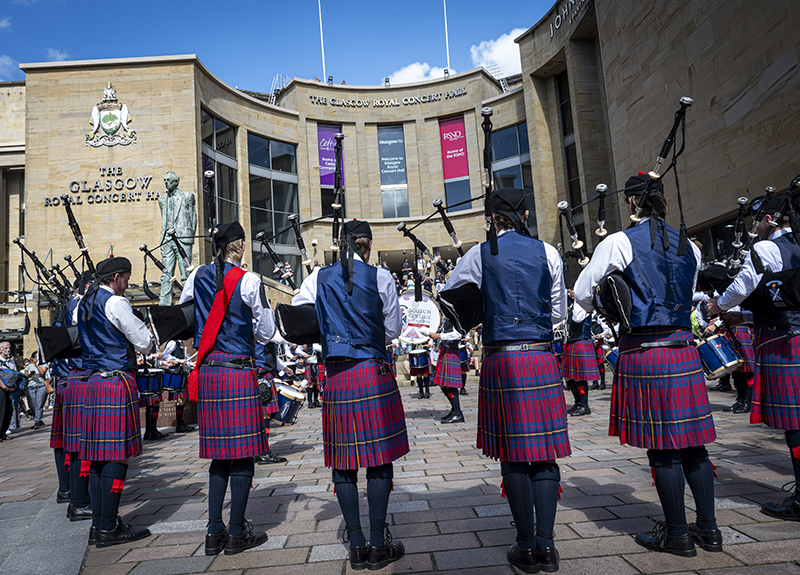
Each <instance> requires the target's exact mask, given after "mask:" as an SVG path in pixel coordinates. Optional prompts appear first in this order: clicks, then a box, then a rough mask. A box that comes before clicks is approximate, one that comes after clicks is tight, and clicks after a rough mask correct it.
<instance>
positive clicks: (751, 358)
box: [733, 325, 756, 373]
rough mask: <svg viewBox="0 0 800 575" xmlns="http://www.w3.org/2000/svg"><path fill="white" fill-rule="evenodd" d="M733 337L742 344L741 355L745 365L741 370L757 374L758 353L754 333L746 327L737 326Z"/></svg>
mask: <svg viewBox="0 0 800 575" xmlns="http://www.w3.org/2000/svg"><path fill="white" fill-rule="evenodd" d="M733 336H734V337H735V338H736V339H737V340H738V341H739V343H740V344H741V355H742V359H743V360H744V365H742V367H741V368H740V369H741V370H742V371H743V372H745V373H755V371H756V352H755V348H753V333H752V332H751V331H750V328H749V327H747V326H746V325H737V326H736V327H734V328H733Z"/></svg>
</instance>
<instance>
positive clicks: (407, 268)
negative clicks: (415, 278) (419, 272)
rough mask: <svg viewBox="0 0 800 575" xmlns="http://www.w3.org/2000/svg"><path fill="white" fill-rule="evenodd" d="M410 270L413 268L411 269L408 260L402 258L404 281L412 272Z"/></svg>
mask: <svg viewBox="0 0 800 575" xmlns="http://www.w3.org/2000/svg"><path fill="white" fill-rule="evenodd" d="M412 269H413V268H412V267H411V264H410V263H408V258H403V269H402V272H403V279H406V277H407V276H408V274H410V273H411V270H412Z"/></svg>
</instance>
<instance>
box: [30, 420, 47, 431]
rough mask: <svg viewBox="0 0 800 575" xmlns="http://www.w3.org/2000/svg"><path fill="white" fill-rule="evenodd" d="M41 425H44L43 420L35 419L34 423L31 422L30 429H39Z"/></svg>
mask: <svg viewBox="0 0 800 575" xmlns="http://www.w3.org/2000/svg"><path fill="white" fill-rule="evenodd" d="M43 427H44V421H37V422H36V423H34V424H33V426H32V427H31V429H41V428H43Z"/></svg>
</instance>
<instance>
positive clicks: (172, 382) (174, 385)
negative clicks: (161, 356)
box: [164, 367, 188, 393]
mask: <svg viewBox="0 0 800 575" xmlns="http://www.w3.org/2000/svg"><path fill="white" fill-rule="evenodd" d="M187 379H188V377H187V376H186V372H185V371H184V370H183V368H182V367H171V368H169V369H167V370H166V371H164V389H166V390H167V391H170V392H173V393H174V392H176V391H183V389H184V388H185V387H186V380H187Z"/></svg>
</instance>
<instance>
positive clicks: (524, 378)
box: [478, 351, 572, 462]
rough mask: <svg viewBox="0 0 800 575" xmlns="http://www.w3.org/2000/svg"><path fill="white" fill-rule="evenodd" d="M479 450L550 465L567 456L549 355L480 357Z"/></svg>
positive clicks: (562, 406) (560, 398)
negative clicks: (550, 462) (548, 462)
mask: <svg viewBox="0 0 800 575" xmlns="http://www.w3.org/2000/svg"><path fill="white" fill-rule="evenodd" d="M478 447H479V448H480V449H481V450H482V451H483V454H484V455H486V456H487V457H491V458H493V459H499V460H500V461H510V462H527V461H549V460H554V459H556V458H557V457H567V456H568V455H570V453H572V450H571V448H570V445H569V436H568V435H567V404H566V402H565V400H564V392H563V391H562V389H561V373H560V371H559V367H558V362H557V361H556V357H555V355H553V353H551V352H549V351H500V352H497V353H492V354H490V355H488V356H484V358H483V364H482V365H481V375H480V389H479V395H478Z"/></svg>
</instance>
